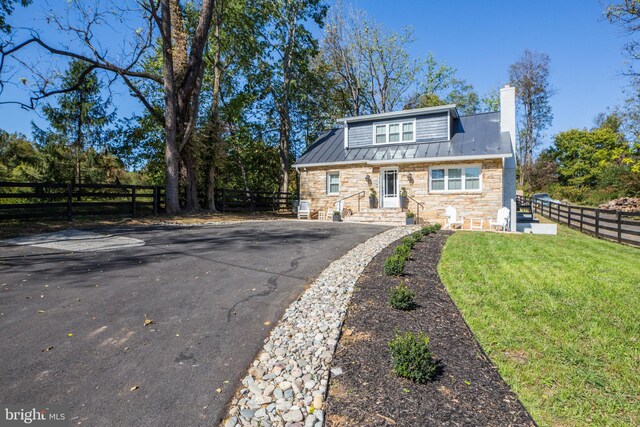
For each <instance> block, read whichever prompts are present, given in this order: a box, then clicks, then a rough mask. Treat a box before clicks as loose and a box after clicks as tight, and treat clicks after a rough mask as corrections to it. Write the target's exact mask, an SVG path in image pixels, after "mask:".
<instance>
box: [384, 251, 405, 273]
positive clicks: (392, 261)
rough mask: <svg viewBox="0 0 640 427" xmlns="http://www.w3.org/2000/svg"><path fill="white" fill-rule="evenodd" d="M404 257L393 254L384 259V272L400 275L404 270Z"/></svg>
mask: <svg viewBox="0 0 640 427" xmlns="http://www.w3.org/2000/svg"><path fill="white" fill-rule="evenodd" d="M405 260H406V258H405V257H403V256H401V255H398V254H393V255H391V256H389V258H387V259H386V260H385V261H384V272H385V274H386V275H387V276H400V275H402V272H403V271H404V262H405Z"/></svg>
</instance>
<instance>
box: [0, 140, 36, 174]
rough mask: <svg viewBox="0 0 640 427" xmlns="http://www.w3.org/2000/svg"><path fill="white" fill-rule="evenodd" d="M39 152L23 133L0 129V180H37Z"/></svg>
mask: <svg viewBox="0 0 640 427" xmlns="http://www.w3.org/2000/svg"><path fill="white" fill-rule="evenodd" d="M41 161H42V158H41V154H40V153H39V152H38V150H37V148H36V147H35V146H34V144H32V143H31V141H29V140H27V138H26V137H25V136H24V135H21V134H18V133H8V132H6V131H4V130H0V181H17V182H20V181H22V182H25V181H38V180H40V173H39V170H38V169H39V166H40V163H41Z"/></svg>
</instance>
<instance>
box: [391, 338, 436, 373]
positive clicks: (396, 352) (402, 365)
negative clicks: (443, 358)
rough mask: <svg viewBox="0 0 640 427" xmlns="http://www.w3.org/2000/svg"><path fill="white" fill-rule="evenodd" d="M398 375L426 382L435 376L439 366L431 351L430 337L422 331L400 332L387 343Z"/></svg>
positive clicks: (394, 369)
mask: <svg viewBox="0 0 640 427" xmlns="http://www.w3.org/2000/svg"><path fill="white" fill-rule="evenodd" d="M387 345H388V346H389V350H390V351H391V362H392V365H393V371H394V372H395V373H396V375H398V376H400V377H403V378H407V379H410V380H411V381H413V382H416V383H419V384H424V383H426V382H428V381H430V380H431V379H433V377H434V376H435V374H436V372H437V369H438V366H437V364H436V362H435V361H434V360H433V356H432V355H431V352H430V351H429V337H427V336H426V335H424V334H423V333H422V332H420V333H419V334H417V335H414V334H413V333H411V332H405V333H398V332H396V336H395V338H394V339H392V340H391V341H389V342H388V343H387Z"/></svg>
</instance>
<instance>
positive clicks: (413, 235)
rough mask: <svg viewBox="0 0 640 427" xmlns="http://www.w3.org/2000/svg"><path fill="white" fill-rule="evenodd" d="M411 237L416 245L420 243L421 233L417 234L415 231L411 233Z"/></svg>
mask: <svg viewBox="0 0 640 427" xmlns="http://www.w3.org/2000/svg"><path fill="white" fill-rule="evenodd" d="M411 237H413V240H414V241H415V242H416V243H418V242H421V241H422V233H421V232H419V231H416V232H415V233H413V234H412V235H411Z"/></svg>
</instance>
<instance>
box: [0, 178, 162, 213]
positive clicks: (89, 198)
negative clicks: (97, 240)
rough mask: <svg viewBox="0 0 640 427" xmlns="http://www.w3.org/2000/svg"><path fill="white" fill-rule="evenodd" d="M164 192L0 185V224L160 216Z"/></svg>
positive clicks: (138, 187)
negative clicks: (28, 221)
mask: <svg viewBox="0 0 640 427" xmlns="http://www.w3.org/2000/svg"><path fill="white" fill-rule="evenodd" d="M163 210H164V189H163V188H162V187H158V186H151V185H115V184H45V183H18V182H0V221H1V220H10V219H22V220H31V219H40V218H52V219H66V220H67V221H71V220H72V219H73V218H74V217H78V216H91V215H102V216H109V215H130V216H131V217H133V218H135V217H136V216H138V215H149V214H153V215H157V214H158V213H160V212H162V211H163Z"/></svg>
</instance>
